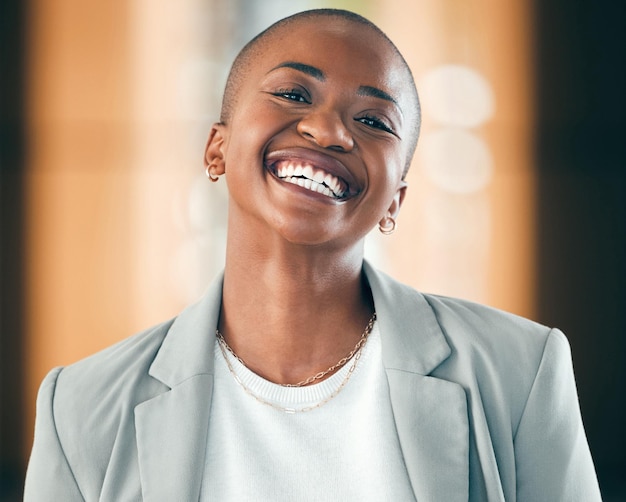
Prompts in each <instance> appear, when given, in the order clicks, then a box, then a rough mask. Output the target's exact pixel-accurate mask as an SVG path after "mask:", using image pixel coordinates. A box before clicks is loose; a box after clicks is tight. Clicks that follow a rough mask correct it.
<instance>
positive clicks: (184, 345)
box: [149, 273, 224, 387]
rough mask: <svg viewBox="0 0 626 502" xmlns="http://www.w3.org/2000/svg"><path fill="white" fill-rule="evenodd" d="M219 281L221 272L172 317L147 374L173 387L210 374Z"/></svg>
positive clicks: (220, 288) (218, 307)
mask: <svg viewBox="0 0 626 502" xmlns="http://www.w3.org/2000/svg"><path fill="white" fill-rule="evenodd" d="M223 282H224V274H223V273H221V274H220V275H219V276H218V277H216V278H215V279H214V280H213V282H212V283H211V285H210V286H209V288H208V290H207V291H206V293H205V294H204V295H203V296H202V298H201V299H200V300H199V301H198V302H197V303H195V304H193V305H191V306H189V307H187V308H186V309H185V310H183V311H182V312H181V313H180V314H179V315H178V317H177V318H176V319H175V320H174V322H173V323H172V326H171V327H170V329H169V331H168V333H167V336H166V337H165V340H164V341H163V345H162V346H161V348H160V349H159V352H158V353H157V355H156V357H155V359H154V362H153V363H152V366H151V367H150V371H149V374H150V376H152V377H154V378H156V379H157V380H160V381H161V382H163V383H164V384H166V385H168V386H169V387H174V386H176V385H178V384H179V383H181V382H183V381H185V380H187V379H188V378H191V377H193V376H195V375H202V374H209V375H212V374H213V357H212V356H213V348H214V346H215V329H216V328H217V322H218V320H219V315H220V308H221V305H222V285H223Z"/></svg>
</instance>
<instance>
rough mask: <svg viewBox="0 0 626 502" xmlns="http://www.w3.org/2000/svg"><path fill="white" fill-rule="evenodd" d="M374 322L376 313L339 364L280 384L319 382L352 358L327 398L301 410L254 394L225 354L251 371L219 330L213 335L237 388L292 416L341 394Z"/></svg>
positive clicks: (298, 384)
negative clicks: (303, 377) (350, 363)
mask: <svg viewBox="0 0 626 502" xmlns="http://www.w3.org/2000/svg"><path fill="white" fill-rule="evenodd" d="M375 321H376V313H375V312H374V314H373V315H372V317H371V318H370V320H369V321H368V323H367V326H366V327H365V331H363V334H362V335H361V338H360V339H359V341H358V342H357V344H356V346H355V347H354V349H353V350H352V351H351V352H350V354H348V355H347V356H345V357H342V358H341V359H340V360H339V362H337V364H334V365H333V366H331V367H330V368H328V370H326V371H323V372H320V373H317V374H316V375H313V377H309V378H307V379H306V380H303V381H302V382H298V383H297V384H280V385H283V387H302V386H304V385H305V384H304V382H307V381H311V382H313V381H315V380H319V379H320V378H322V376H324V375H327V374H328V373H330V372H331V371H333V370H334V369H337V368H339V367H340V366H343V365H344V364H345V363H346V362H347V361H349V360H350V359H351V358H352V357H354V360H353V362H352V365H351V366H350V368H349V369H348V372H347V373H346V376H345V378H344V379H343V380H342V382H341V383H340V384H339V386H338V387H337V388H336V389H335V390H334V391H333V392H332V393H331V394H330V395H329V396H328V397H326V398H324V399H322V400H321V401H320V402H318V403H316V404H314V405H311V406H305V407H303V408H286V407H284V406H279V405H277V404H275V403H272V402H271V401H266V400H265V399H263V398H262V397H261V396H259V395H257V394H255V393H254V392H253V391H252V390H251V389H250V388H249V387H248V386H247V385H246V384H244V383H243V381H242V380H241V378H239V375H237V372H236V371H235V369H234V368H233V366H232V364H231V363H230V359H229V358H228V354H227V353H226V352H228V353H230V354H231V355H232V356H233V357H234V358H235V359H237V361H239V362H240V363H241V364H242V365H243V366H244V367H245V368H247V369H248V370H249V371H252V370H250V368H248V366H246V364H245V363H244V362H243V360H242V359H241V358H240V357H239V356H238V355H237V354H235V351H234V350H233V349H231V348H230V346H229V345H228V344H227V343H226V340H224V336H223V335H222V334H221V333H220V332H219V330H216V331H215V334H216V336H217V340H218V342H219V343H218V345H219V347H220V350H221V352H222V355H223V356H224V360H225V361H226V365H227V366H228V370H229V371H230V373H231V374H232V375H233V377H234V378H235V381H236V382H237V383H238V384H239V386H240V387H241V388H242V389H243V390H244V391H245V393H246V394H248V395H250V396H251V397H253V398H254V399H256V400H257V401H258V402H260V403H262V404H265V405H267V406H271V407H272V408H274V409H277V410H280V411H283V412H285V413H290V414H292V413H300V412H306V411H311V410H314V409H316V408H319V407H321V406H323V405H324V404H326V403H327V402H328V401H330V400H331V399H333V398H334V397H335V396H336V395H337V394H339V393H340V392H341V390H342V389H343V388H344V387H345V386H346V384H347V383H348V380H350V377H351V376H352V373H353V372H354V369H355V368H356V365H357V363H358V362H359V359H360V358H361V352H362V350H363V345H364V344H365V341H366V340H367V337H368V336H369V334H370V333H371V332H372V329H373V327H374V322H375ZM320 374H321V376H318V375H320Z"/></svg>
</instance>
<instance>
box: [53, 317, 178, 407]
mask: <svg viewBox="0 0 626 502" xmlns="http://www.w3.org/2000/svg"><path fill="white" fill-rule="evenodd" d="M172 323H173V319H172V320H169V321H166V322H163V323H161V324H158V325H156V326H153V327H151V328H149V329H146V330H144V331H142V332H140V333H138V334H136V335H134V336H131V337H129V338H126V339H125V340H122V341H121V342H118V343H116V344H115V345H112V346H110V347H108V348H106V349H104V350H102V351H100V352H97V353H96V354H93V355H91V356H89V357H87V358H85V359H82V360H81V361H78V362H76V363H74V364H72V365H70V366H67V367H65V368H62V369H61V371H60V372H59V375H58V379H57V394H56V398H57V399H63V398H64V397H65V393H68V394H69V393H71V395H74V396H76V395H79V396H82V397H84V398H87V396H90V395H94V394H97V395H99V398H102V397H106V396H107V395H108V394H117V395H119V393H120V392H128V390H126V391H123V389H129V388H133V387H136V386H137V385H138V384H141V382H142V381H143V380H145V379H146V378H148V371H149V369H150V365H151V364H152V362H153V361H154V357H155V355H156V353H157V352H158V351H159V349H160V347H161V345H162V344H163V341H164V339H165V337H166V335H167V333H168V331H169V328H170V327H171V325H172ZM104 389H109V391H108V392H106V393H104V392H98V391H103V390H104Z"/></svg>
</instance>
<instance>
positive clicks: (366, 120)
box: [356, 115, 394, 134]
mask: <svg viewBox="0 0 626 502" xmlns="http://www.w3.org/2000/svg"><path fill="white" fill-rule="evenodd" d="M356 120H357V122H361V123H362V124H365V125H366V126H368V127H372V128H373V129H380V130H382V131H385V132H390V133H392V134H394V132H393V129H391V127H389V126H388V125H387V124H386V123H385V122H383V121H382V120H381V119H379V118H378V117H374V116H372V115H364V116H363V117H359V118H357V119H356Z"/></svg>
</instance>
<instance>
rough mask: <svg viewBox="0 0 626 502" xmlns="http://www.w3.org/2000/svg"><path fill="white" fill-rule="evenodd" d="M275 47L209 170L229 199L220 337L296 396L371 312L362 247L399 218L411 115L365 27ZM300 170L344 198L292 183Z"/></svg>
mask: <svg viewBox="0 0 626 502" xmlns="http://www.w3.org/2000/svg"><path fill="white" fill-rule="evenodd" d="M267 43H268V46H267V50H265V51H264V52H263V55H262V57H259V58H256V59H255V61H254V65H253V67H252V68H251V72H250V74H249V75H248V77H247V79H246V81H245V82H244V83H243V84H242V87H241V88H240V90H239V95H238V99H237V103H236V106H235V108H234V110H233V113H232V116H231V118H230V120H229V122H228V124H227V125H225V124H215V125H214V126H213V128H212V130H211V133H210V136H209V141H208V144H207V149H206V152H205V165H206V166H208V169H209V171H210V172H211V173H212V174H213V175H221V174H224V173H226V180H227V183H228V189H229V216H228V239H227V252H226V265H225V275H224V289H223V299H222V311H221V317H220V322H219V329H220V331H221V332H222V333H223V334H224V337H225V339H226V340H227V342H228V344H229V345H230V346H231V347H232V348H233V350H234V351H235V352H236V353H237V354H238V355H239V356H240V357H241V358H242V359H243V360H244V361H245V362H246V364H247V365H248V366H249V367H250V369H252V370H253V371H255V372H256V373H257V374H259V375H261V376H262V377H264V378H266V379H268V380H270V381H272V382H276V383H295V382H298V381H301V380H305V379H306V378H307V377H310V376H311V375H314V374H315V373H317V372H319V371H323V370H325V369H327V368H328V367H330V366H332V365H333V364H335V363H336V362H337V361H338V360H339V359H340V358H342V357H343V356H345V355H346V354H348V353H349V352H350V351H351V350H352V349H353V347H354V346H355V344H356V343H357V341H358V339H359V338H360V336H361V334H362V332H363V330H364V328H365V326H366V324H367V322H368V319H369V318H370V317H371V315H372V313H373V311H374V306H373V302H372V299H371V294H370V291H369V287H368V285H367V284H366V282H365V280H364V278H363V275H362V263H363V244H364V238H365V236H366V234H367V233H368V232H369V231H370V230H371V229H372V228H374V227H375V226H376V225H377V224H378V223H379V222H380V221H381V220H383V219H384V218H386V217H393V218H396V217H397V215H398V212H399V210H400V206H401V204H402V200H403V198H404V195H405V192H406V183H405V182H404V181H403V179H402V172H403V168H404V166H405V164H406V160H407V156H408V152H407V143H408V142H407V140H406V139H405V138H407V137H408V136H409V132H408V131H407V128H408V124H410V123H411V119H412V118H413V117H409V116H408V114H410V113H414V112H413V107H412V103H411V101H410V98H409V97H407V96H404V95H403V79H404V78H406V72H405V70H404V69H403V68H402V65H401V64H400V62H399V61H398V57H397V55H396V54H395V53H394V52H393V50H392V49H391V48H390V47H389V46H388V45H387V44H386V43H384V42H383V41H382V40H381V38H380V37H379V35H378V34H376V33H374V32H373V31H372V30H371V29H369V28H368V27H364V26H362V25H359V24H356V23H352V22H348V21H346V20H344V19H334V18H331V19H328V18H325V19H324V25H323V27H321V26H320V23H319V22H317V20H301V21H298V22H297V23H295V24H292V25H290V26H289V27H286V28H284V29H282V30H281V31H280V33H279V36H274V37H272V38H271V40H270V41H269V42H267ZM294 166H308V167H309V168H310V169H311V171H313V172H315V173H317V175H318V176H322V177H323V176H325V175H330V177H329V178H327V179H326V181H325V183H327V184H329V185H331V186H332V187H333V188H334V189H335V191H336V192H337V193H331V194H329V193H328V190H327V191H326V193H320V192H318V191H313V190H311V189H310V188H307V187H306V186H299V185H297V184H295V183H293V182H289V181H288V180H287V179H286V178H285V174H286V173H288V172H289V170H291V171H293V169H294ZM281 170H282V171H281ZM311 171H309V176H310V172H311ZM320 173H321V174H320ZM292 174H293V173H292ZM316 186H319V185H316V184H314V185H313V189H315V187H316ZM324 186H326V185H324ZM320 190H321V188H320ZM328 376H329V375H328Z"/></svg>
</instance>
